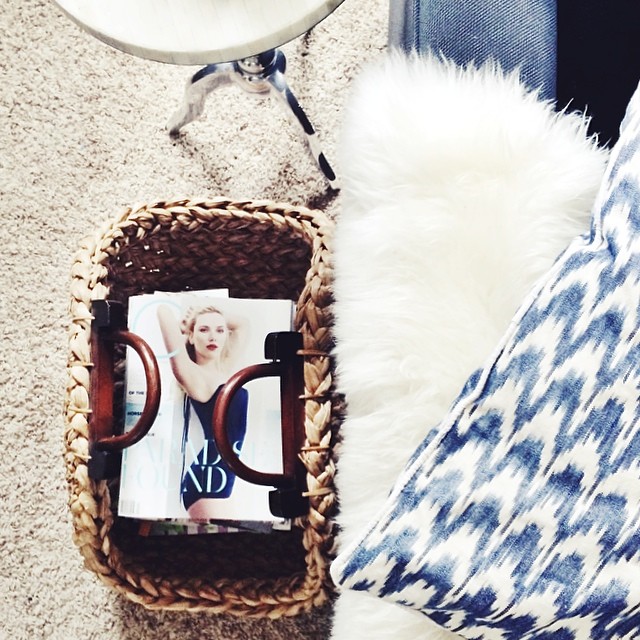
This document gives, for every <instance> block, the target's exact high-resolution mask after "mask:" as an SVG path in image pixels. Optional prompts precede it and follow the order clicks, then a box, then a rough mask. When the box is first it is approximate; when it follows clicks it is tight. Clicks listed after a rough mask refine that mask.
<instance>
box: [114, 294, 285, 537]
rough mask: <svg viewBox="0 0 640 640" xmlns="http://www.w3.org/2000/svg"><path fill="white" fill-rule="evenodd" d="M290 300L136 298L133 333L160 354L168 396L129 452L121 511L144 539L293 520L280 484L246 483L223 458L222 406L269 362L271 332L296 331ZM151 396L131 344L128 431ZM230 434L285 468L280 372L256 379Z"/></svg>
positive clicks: (245, 452)
mask: <svg viewBox="0 0 640 640" xmlns="http://www.w3.org/2000/svg"><path fill="white" fill-rule="evenodd" d="M293 313H294V304H293V302H291V301H290V300H273V299H239V298H230V297H229V296H228V292H227V291H226V290H213V291H197V292H192V291H190V292H183V293H161V292H156V293H153V294H143V295H139V296H133V297H131V298H130V300H129V316H128V324H129V330H130V331H132V332H133V333H135V334H137V335H139V336H140V337H141V338H143V339H144V340H145V341H146V342H147V343H148V344H149V346H150V347H151V349H152V350H153V352H154V354H155V356H156V358H157V361H158V366H159V368H160V380H161V399H160V408H159V412H158V416H157V418H156V420H155V422H154V423H153V425H152V427H151V429H150V431H149V433H148V434H147V435H146V436H144V438H142V440H141V441H140V442H138V443H137V444H135V445H133V446H131V447H128V448H127V449H125V450H124V452H123V457H122V470H121V477H120V491H119V501H118V514H119V515H120V516H122V517H125V518H134V519H136V520H137V521H139V523H140V529H139V530H140V532H141V533H142V534H144V535H161V534H165V535H169V534H190V533H228V532H239V531H252V532H264V533H266V532H270V531H273V530H275V529H277V530H280V529H285V530H286V529H288V528H290V526H291V523H290V522H289V521H288V520H283V519H280V518H276V517H274V516H273V515H272V514H271V512H270V511H269V502H268V493H269V491H270V490H271V488H270V487H265V486H259V485H254V484H250V483H248V482H245V481H244V480H242V479H241V478H239V477H236V476H235V474H234V473H233V472H232V471H231V469H230V468H229V467H228V465H227V464H226V462H225V461H224V460H222V459H221V457H220V455H219V454H218V451H217V448H216V445H215V441H214V439H213V426H212V417H213V408H214V406H215V402H216V397H217V394H218V392H219V389H220V387H221V385H222V384H224V382H226V380H227V379H228V377H229V376H230V375H232V374H233V373H235V372H236V371H238V370H240V369H242V368H244V367H246V366H249V365H253V364H256V363H259V362H264V359H265V358H264V340H265V337H266V335H267V334H268V333H270V332H277V331H290V330H291V328H292V320H293ZM145 397H146V381H145V376H144V369H143V366H142V363H141V361H140V359H139V357H138V356H137V354H136V353H135V352H134V351H133V350H132V349H130V348H128V349H127V359H126V379H125V431H128V430H130V429H131V428H132V427H133V425H134V424H135V423H136V422H137V420H138V418H139V416H140V414H141V412H142V407H143V406H144V402H145ZM226 429H227V433H228V435H229V439H230V442H231V443H232V445H233V448H234V450H235V451H236V453H237V454H238V455H239V458H240V460H241V461H242V462H243V463H244V464H246V465H247V466H249V467H251V468H253V469H256V470H258V471H263V472H268V473H279V472H281V471H282V453H281V452H282V435H281V426H280V387H279V380H278V379H277V378H271V377H270V378H260V379H257V380H252V381H251V382H249V383H247V384H246V385H245V386H244V387H243V388H242V389H240V391H239V392H238V393H237V394H236V395H235V396H234V398H233V400H232V401H231V403H230V408H229V412H228V415H227V424H226Z"/></svg>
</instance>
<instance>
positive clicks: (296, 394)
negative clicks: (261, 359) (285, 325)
mask: <svg viewBox="0 0 640 640" xmlns="http://www.w3.org/2000/svg"><path fill="white" fill-rule="evenodd" d="M301 339H302V338H301V336H300V334H295V333H282V334H270V335H269V336H268V337H267V340H268V341H275V343H276V346H275V347H274V346H273V345H272V346H271V347H270V346H266V347H265V350H266V351H269V349H270V348H271V349H272V350H273V351H274V354H273V356H274V357H275V358H277V359H276V360H274V361H273V362H267V363H262V364H256V365H252V366H250V367H246V368H245V369H242V370H240V371H238V372H237V373H235V374H234V375H232V376H231V377H230V378H229V380H228V381H227V383H226V384H225V385H224V386H223V387H222V389H221V390H220V394H219V395H218V399H217V400H216V404H215V408H214V412H213V437H214V439H215V443H216V446H217V448H218V452H219V453H220V455H221V456H222V458H223V459H224V460H225V461H226V463H227V464H228V465H229V467H230V468H231V470H232V471H233V472H234V473H235V474H236V475H237V476H238V477H240V478H242V479H243V480H246V481H247V482H251V483H253V484H259V485H267V486H272V487H278V488H294V487H299V486H300V485H301V483H304V477H303V472H304V469H303V468H302V464H301V463H300V460H299V458H298V454H299V452H300V448H301V447H302V445H303V443H304V438H305V433H304V403H303V400H302V395H303V391H304V377H303V376H304V369H303V367H304V363H303V359H302V357H301V356H300V355H298V351H299V348H300V347H301V344H302V343H301ZM274 376H276V377H279V378H280V407H281V423H282V473H265V472H262V471H257V470H256V469H252V468H250V467H248V466H247V465H246V464H244V463H243V462H242V461H241V460H240V458H239V457H238V455H237V454H236V453H235V451H234V450H233V447H232V445H231V443H230V442H229V437H228V435H227V430H226V417H227V414H228V412H229V408H230V406H231V401H232V400H233V397H234V395H235V394H236V393H237V392H238V391H239V390H240V388H241V387H242V386H243V385H244V384H246V383H247V382H250V381H251V380H256V379H258V378H266V377H274Z"/></svg>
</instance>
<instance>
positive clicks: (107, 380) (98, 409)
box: [89, 327, 161, 451]
mask: <svg viewBox="0 0 640 640" xmlns="http://www.w3.org/2000/svg"><path fill="white" fill-rule="evenodd" d="M115 344H125V345H127V346H129V347H131V348H132V349H133V350H134V351H135V352H136V353H137V354H138V356H139V357H140V359H141V361H142V366H143V368H144V372H145V377H146V381H147V393H146V398H145V403H144V407H143V409H142V415H141V416H140V418H139V419H138V421H137V422H136V424H135V425H134V427H133V428H132V429H131V430H130V431H128V432H127V433H123V434H120V435H114V433H113V431H114V419H113V387H114V356H113V347H114V345H115ZM92 358H93V370H92V374H91V376H92V377H91V405H92V414H91V418H90V421H89V425H90V430H91V434H90V441H91V444H92V447H93V448H94V449H97V450H98V451H122V450H123V449H124V448H126V447H130V446H131V445H133V444H136V442H139V441H140V440H141V439H142V438H143V437H144V436H145V435H146V434H147V433H148V432H149V430H150V429H151V426H152V425H153V423H154V421H155V419H156V416H157V415H158V408H159V406H160V390H161V388H160V370H159V369H158V362H157V360H156V357H155V355H154V353H153V351H152V350H151V347H150V346H149V345H148V344H147V343H146V342H145V341H144V340H143V339H142V338H141V337H140V336H138V335H136V334H135V333H131V332H130V331H127V330H126V329H114V328H110V327H96V329H95V331H94V334H93V337H92Z"/></svg>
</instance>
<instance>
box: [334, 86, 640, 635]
mask: <svg viewBox="0 0 640 640" xmlns="http://www.w3.org/2000/svg"><path fill="white" fill-rule="evenodd" d="M639 329H640V89H638V90H637V91H636V94H635V95H634V97H633V99H632V101H631V103H630V105H629V108H628V111H627V115H626V117H625V121H624V123H623V126H622V133H621V137H620V140H619V141H618V144H617V145H616V147H615V148H614V150H613V152H612V157H611V161H610V165H609V169H608V171H607V174H606V175H605V178H604V181H603V185H602V188H601V191H600V194H599V196H598V198H597V201H596V204H595V208H594V215H593V224H592V227H591V232H590V233H589V234H588V235H587V236H584V237H579V238H576V239H575V241H574V242H573V243H572V244H571V245H570V246H569V248H568V249H567V251H566V252H565V253H564V254H563V255H562V256H561V257H560V258H559V259H558V261H557V262H556V264H555V265H554V267H553V269H552V270H551V272H550V273H549V274H547V276H546V277H545V278H544V279H543V280H542V281H541V282H540V283H539V284H538V285H537V287H536V289H535V291H534V292H533V293H532V295H531V296H530V297H529V299H528V300H527V301H526V302H525V304H524V305H523V306H522V308H521V309H520V311H519V312H518V314H517V316H516V318H515V319H514V321H513V322H512V324H511V326H510V329H509V330H508V332H507V334H506V336H505V337H504V339H503V340H502V342H501V344H500V345H499V347H498V349H497V350H496V353H495V354H494V356H493V357H492V359H491V364H490V365H488V366H487V367H485V368H484V369H483V370H482V371H480V372H479V373H478V374H476V375H475V376H474V377H472V379H471V380H470V382H469V383H468V384H467V385H466V387H465V390H464V391H463V393H462V394H461V395H460V397H459V399H458V401H457V402H456V403H455V404H454V406H453V408H452V409H451V411H450V413H449V415H448V416H447V417H446V418H445V419H444V421H443V422H442V423H441V425H440V427H439V430H438V435H437V436H436V437H435V438H431V439H428V440H427V441H425V443H423V445H422V446H421V447H419V449H418V452H417V453H416V454H415V455H414V456H413V457H412V459H411V461H410V462H409V464H408V466H407V467H406V469H405V470H404V472H403V474H402V475H401V477H400V478H399V479H398V482H397V484H396V486H395V488H394V490H393V492H392V494H391V496H390V497H389V500H388V501H387V503H386V504H385V505H384V508H383V509H382V511H381V513H380V514H379V517H378V518H377V519H376V520H375V522H374V523H372V525H371V526H370V528H369V529H368V530H367V531H366V532H365V533H364V534H363V536H362V537H361V538H360V539H359V540H357V541H355V542H354V543H353V544H352V545H351V546H350V547H348V548H346V549H344V550H343V551H342V552H341V553H340V555H339V556H338V558H337V559H336V560H335V562H334V564H333V566H332V568H331V573H332V576H333V578H334V581H335V582H336V583H337V584H339V585H341V586H342V587H344V588H350V589H354V590H358V591H364V592H369V593H370V594H372V595H375V596H379V597H382V598H386V599H389V600H391V601H394V602H396V603H399V604H401V605H405V606H408V607H411V608H414V609H417V610H418V611H420V612H422V613H424V614H425V615H427V616H429V617H430V618H431V619H433V620H434V621H435V622H437V623H439V624H440V625H442V626H444V627H446V628H448V629H450V630H452V631H455V632H457V633H459V634H460V635H462V636H464V637H466V638H471V639H476V638H487V639H489V640H493V639H500V640H529V639H535V640H582V639H587V638H589V639H591V638H593V639H598V640H605V639H606V640H609V639H622V638H625V639H629V638H640V423H639V420H638V417H639V413H640V403H639V397H640V332H639Z"/></svg>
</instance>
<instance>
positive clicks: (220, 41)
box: [55, 0, 343, 187]
mask: <svg viewBox="0 0 640 640" xmlns="http://www.w3.org/2000/svg"><path fill="white" fill-rule="evenodd" d="M55 2H56V4H57V5H58V6H59V7H60V8H61V9H62V10H63V11H64V13H65V14H67V15H68V16H69V17H70V18H71V19H72V20H74V21H75V22H76V23H78V24H79V25H80V26H81V27H82V28H83V29H85V30H86V31H88V32H89V33H91V34H92V35H93V36H95V37H96V38H98V39H99V40H102V41H103V42H105V43H106V44H108V45H110V46H112V47H114V48H116V49H119V50H121V51H123V52H125V53H128V54H131V55H134V56H138V57H140V58H146V59H149V60H155V61H157V62H165V63H169V64H183V65H193V64H204V65H206V66H205V67H204V68H202V69H201V70H200V71H198V72H197V73H196V74H195V75H193V77H192V78H191V79H190V80H189V81H188V83H187V88H186V91H185V98H184V103H183V105H182V106H181V107H180V108H179V109H178V110H177V112H176V113H175V114H174V115H173V116H172V117H171V118H170V120H169V123H168V129H169V132H170V133H171V134H172V135H177V134H178V133H179V131H180V129H181V128H182V127H183V126H185V125H186V124H188V123H189V122H191V121H192V120H194V119H195V118H197V117H198V116H199V115H200V114H201V113H202V111H203V108H204V102H205V100H206V98H207V96H208V95H209V94H210V93H211V92H212V91H214V90H215V89H216V88H217V87H218V86H220V85H221V84H226V83H229V82H237V83H238V84H239V85H240V86H241V87H242V88H243V89H245V90H246V91H249V92H251V93H257V94H260V95H265V96H266V95H273V96H275V97H277V98H278V99H280V100H281V102H282V103H283V104H284V105H285V107H286V108H287V111H288V112H289V114H290V115H291V116H292V117H293V118H294V119H295V121H296V122H297V123H298V124H299V126H300V127H301V128H302V131H303V133H304V134H305V136H306V138H307V141H308V143H309V148H310V151H311V153H312V154H313V156H314V158H315V160H316V162H317V164H318V166H319V168H320V170H321V171H322V173H323V174H324V175H325V177H326V178H327V180H328V181H329V184H330V185H331V186H332V187H336V176H335V173H334V171H333V169H332V168H331V166H330V165H329V163H328V162H327V160H326V158H325V156H324V154H323V153H322V150H321V149H320V145H319V142H318V140H317V136H316V133H315V130H314V128H313V126H312V125H311V122H310V121H309V119H308V118H307V116H306V114H305V113H304V111H303V110H302V108H301V107H300V105H299V104H298V101H297V100H296V98H295V96H294V94H293V93H292V92H291V90H290V89H289V87H288V85H287V82H286V79H285V75H284V73H285V67H286V60H285V56H284V53H283V52H282V51H281V50H279V49H278V47H279V46H281V45H282V44H284V43H286V42H288V41H290V40H293V39H295V38H297V37H298V36H300V35H302V34H303V33H305V32H306V31H308V30H309V29H311V28H312V27H313V26H315V25H316V24H317V23H318V22H320V21H321V20H323V19H324V18H326V17H327V16H328V15H329V14H330V13H332V12H333V11H334V10H335V9H336V8H337V7H338V6H339V5H340V4H341V3H342V2H343V0H109V1H108V2H105V1H103V0H55Z"/></svg>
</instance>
